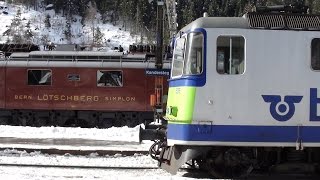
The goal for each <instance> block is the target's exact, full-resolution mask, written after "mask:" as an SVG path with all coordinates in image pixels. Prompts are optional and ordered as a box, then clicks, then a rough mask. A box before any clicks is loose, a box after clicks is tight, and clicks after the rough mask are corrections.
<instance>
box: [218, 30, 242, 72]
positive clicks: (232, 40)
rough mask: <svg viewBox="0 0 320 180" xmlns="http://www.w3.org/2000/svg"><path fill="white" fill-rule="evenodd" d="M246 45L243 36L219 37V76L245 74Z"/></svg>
mask: <svg viewBox="0 0 320 180" xmlns="http://www.w3.org/2000/svg"><path fill="white" fill-rule="evenodd" d="M244 45H245V40H244V38H243V37H242V36H219V37H218V39H217V52H216V53H217V63H216V67H217V72H218V73H219V74H243V73H244V66H245V64H244V49H245V48H244Z"/></svg>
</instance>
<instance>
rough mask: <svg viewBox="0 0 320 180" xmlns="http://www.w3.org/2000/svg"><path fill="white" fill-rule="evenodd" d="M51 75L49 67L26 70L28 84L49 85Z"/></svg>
mask: <svg viewBox="0 0 320 180" xmlns="http://www.w3.org/2000/svg"><path fill="white" fill-rule="evenodd" d="M51 75H52V72H51V70H49V69H32V70H28V85H51Z"/></svg>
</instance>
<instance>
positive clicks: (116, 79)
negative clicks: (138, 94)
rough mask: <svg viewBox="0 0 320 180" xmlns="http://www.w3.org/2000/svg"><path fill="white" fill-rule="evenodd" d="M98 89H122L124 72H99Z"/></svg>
mask: <svg viewBox="0 0 320 180" xmlns="http://www.w3.org/2000/svg"><path fill="white" fill-rule="evenodd" d="M97 86H98V87H122V86H123V76H122V71H102V70H99V71H97Z"/></svg>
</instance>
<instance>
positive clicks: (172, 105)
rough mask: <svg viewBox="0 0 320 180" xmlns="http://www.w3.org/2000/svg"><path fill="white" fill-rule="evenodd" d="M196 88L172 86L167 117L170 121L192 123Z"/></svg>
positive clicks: (169, 93)
mask: <svg viewBox="0 0 320 180" xmlns="http://www.w3.org/2000/svg"><path fill="white" fill-rule="evenodd" d="M195 94H196V88H195V87H189V86H183V87H170V88H169V92H168V97H169V98H168V101H167V112H166V117H167V119H168V120H169V121H168V122H169V123H176V124H190V123H191V122H192V117H193V110H194V101H195Z"/></svg>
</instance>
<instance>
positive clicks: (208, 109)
mask: <svg viewBox="0 0 320 180" xmlns="http://www.w3.org/2000/svg"><path fill="white" fill-rule="evenodd" d="M206 31H207V34H208V36H207V71H206V76H207V80H206V84H205V86H203V87H199V88H197V93H196V98H195V99H196V101H195V110H194V119H193V120H194V123H198V122H199V121H212V122H213V124H223V125H237V124H238V125H248V124H251V125H282V126H283V125H284V126H291V125H298V124H303V125H311V126H319V125H320V124H319V123H320V122H310V121H309V103H310V102H309V96H310V92H309V91H310V88H316V87H318V86H319V85H320V84H319V80H318V77H317V73H319V72H315V71H313V70H312V69H311V67H310V62H311V57H310V52H311V49H310V44H311V40H312V38H315V37H317V36H318V37H320V34H319V33H318V32H304V33H301V32H299V31H270V30H254V29H206ZM306 34H308V35H307V36H306ZM220 35H230V36H233V35H236V36H243V37H244V38H245V72H244V73H243V74H241V75H224V74H218V72H217V71H216V58H215V57H216V50H215V48H216V39H217V37H218V36H220ZM264 94H276V95H282V96H285V95H300V96H303V99H302V101H301V103H299V104H297V105H296V112H295V114H294V116H293V117H292V119H290V120H289V121H286V122H279V121H276V120H274V119H273V118H272V117H271V115H270V113H269V110H268V109H269V105H268V104H267V103H265V102H264V101H263V98H262V97H261V95H264ZM208 100H212V101H213V104H212V105H210V104H208Z"/></svg>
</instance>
